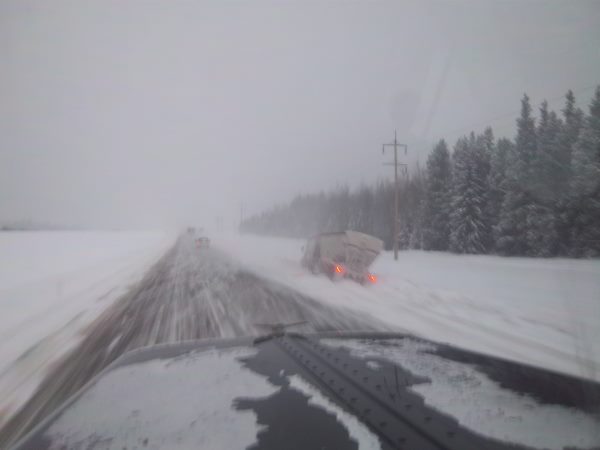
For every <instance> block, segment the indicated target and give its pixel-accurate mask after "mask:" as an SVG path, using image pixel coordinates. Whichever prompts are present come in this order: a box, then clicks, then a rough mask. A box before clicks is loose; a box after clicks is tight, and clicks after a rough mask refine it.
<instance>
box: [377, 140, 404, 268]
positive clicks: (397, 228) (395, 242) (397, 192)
mask: <svg viewBox="0 0 600 450" xmlns="http://www.w3.org/2000/svg"><path fill="white" fill-rule="evenodd" d="M386 147H394V162H393V163H391V162H390V163H384V164H383V165H384V166H394V186H395V193H394V236H393V238H392V244H393V246H394V260H395V261H398V239H399V238H400V218H399V217H398V198H399V196H400V185H399V184H398V167H402V169H403V172H404V173H408V165H407V164H402V163H398V147H403V148H404V154H405V155H406V154H407V153H408V145H406V144H400V143H398V138H397V136H396V130H394V142H391V143H389V144H383V146H382V147H381V153H385V148H386Z"/></svg>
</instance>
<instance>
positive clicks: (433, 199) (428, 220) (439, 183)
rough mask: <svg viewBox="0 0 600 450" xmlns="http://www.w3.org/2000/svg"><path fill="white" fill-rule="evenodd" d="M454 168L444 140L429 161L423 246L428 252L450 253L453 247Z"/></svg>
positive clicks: (437, 146) (436, 147) (432, 153)
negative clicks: (451, 217) (452, 189)
mask: <svg viewBox="0 0 600 450" xmlns="http://www.w3.org/2000/svg"><path fill="white" fill-rule="evenodd" d="M451 200H452V197H451V166H450V152H449V151H448V147H447V145H446V142H445V141H444V140H441V141H440V142H439V143H438V144H437V145H436V146H435V148H434V149H433V152H431V154H430V155H429V158H428V159H427V178H426V188H425V202H424V203H425V204H424V211H423V227H424V230H423V246H424V248H425V249H426V250H448V247H449V245H450V223H449V219H450V202H451Z"/></svg>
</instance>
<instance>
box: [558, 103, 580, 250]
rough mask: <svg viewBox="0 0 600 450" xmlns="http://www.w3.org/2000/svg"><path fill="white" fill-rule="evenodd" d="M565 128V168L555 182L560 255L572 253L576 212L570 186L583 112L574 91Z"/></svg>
mask: <svg viewBox="0 0 600 450" xmlns="http://www.w3.org/2000/svg"><path fill="white" fill-rule="evenodd" d="M562 113H563V126H562V130H561V135H560V154H559V157H558V158H559V163H560V164H561V167H562V168H563V170H562V173H560V176H559V177H558V178H557V179H556V180H555V182H556V186H557V189H559V190H560V196H559V200H558V205H557V215H556V216H557V217H556V227H557V235H558V253H559V254H562V255H566V254H569V253H570V247H571V243H570V239H571V229H572V228H573V223H572V221H573V219H574V214H573V213H574V211H571V210H570V209H569V204H570V186H571V179H572V176H573V169H572V158H573V149H574V147H575V143H576V142H577V139H578V137H579V133H580V131H581V127H582V124H583V116H584V114H583V111H582V110H581V109H580V108H578V107H577V106H576V104H575V96H574V95H573V92H572V91H569V92H567V95H566V101H565V106H564V108H563V110H562Z"/></svg>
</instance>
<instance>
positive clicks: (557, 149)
mask: <svg viewBox="0 0 600 450" xmlns="http://www.w3.org/2000/svg"><path fill="white" fill-rule="evenodd" d="M561 128H562V123H561V121H560V119H559V118H558V116H557V115H556V113H554V112H553V111H549V110H548V102H546V101H544V102H543V103H542V106H541V108H540V120H539V124H538V127H537V131H536V135H537V151H536V153H535V157H534V158H533V160H532V162H531V172H530V186H531V194H532V199H531V200H532V203H531V208H530V210H529V214H528V227H527V228H528V230H527V240H528V241H529V245H530V249H531V253H530V254H531V255H532V256H553V255H555V254H556V253H557V250H558V232H557V220H556V218H557V217H558V215H559V214H558V202H559V198H560V188H559V186H558V183H557V181H558V179H559V178H560V177H561V175H562V173H563V170H564V169H563V167H562V166H561V162H560V153H561V143H560V134H561Z"/></svg>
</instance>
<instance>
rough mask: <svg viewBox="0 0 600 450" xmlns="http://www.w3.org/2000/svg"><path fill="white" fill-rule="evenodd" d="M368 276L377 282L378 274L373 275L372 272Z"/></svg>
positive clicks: (373, 281) (371, 280)
mask: <svg viewBox="0 0 600 450" xmlns="http://www.w3.org/2000/svg"><path fill="white" fill-rule="evenodd" d="M367 278H368V279H369V281H370V282H371V283H377V276H375V275H373V274H372V273H370V274H369V275H368V276H367Z"/></svg>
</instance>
